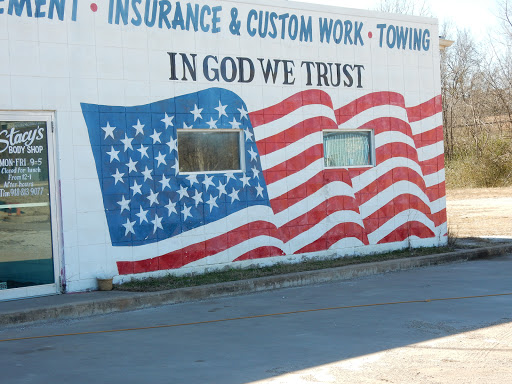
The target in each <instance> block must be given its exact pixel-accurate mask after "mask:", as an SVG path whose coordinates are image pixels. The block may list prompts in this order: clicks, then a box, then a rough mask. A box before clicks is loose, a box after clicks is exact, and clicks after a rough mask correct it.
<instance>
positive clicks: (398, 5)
mask: <svg viewBox="0 0 512 384" xmlns="http://www.w3.org/2000/svg"><path fill="white" fill-rule="evenodd" d="M375 10H377V11H380V12H388V13H402V14H405V15H416V16H426V17H432V11H431V9H430V4H429V3H428V0H422V1H417V0H416V1H415V0H380V2H379V4H378V5H377V7H376V8H375Z"/></svg>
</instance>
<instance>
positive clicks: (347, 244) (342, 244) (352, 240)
mask: <svg viewBox="0 0 512 384" xmlns="http://www.w3.org/2000/svg"><path fill="white" fill-rule="evenodd" d="M361 246H364V243H363V242H362V241H361V240H359V239H358V238H356V237H345V238H344V239H341V240H340V241H338V242H336V243H334V244H333V245H331V246H330V247H329V249H332V250H337V249H339V250H342V251H346V250H347V248H355V247H361Z"/></svg>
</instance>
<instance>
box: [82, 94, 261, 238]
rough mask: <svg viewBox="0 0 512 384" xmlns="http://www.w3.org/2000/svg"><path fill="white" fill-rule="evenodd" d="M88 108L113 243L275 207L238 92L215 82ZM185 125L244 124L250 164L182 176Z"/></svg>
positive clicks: (231, 126)
mask: <svg viewBox="0 0 512 384" xmlns="http://www.w3.org/2000/svg"><path fill="white" fill-rule="evenodd" d="M81 106H82V112H83V115H84V119H85V122H86V124H87V129H88V132H89V139H90V142H91V148H92V152H93V155H94V160H95V163H96V170H97V173H98V179H99V184H100V188H101V192H102V197H103V204H104V209H105V214H106V218H107V223H108V227H109V231H110V237H111V241H112V244H113V245H116V246H137V245H143V244H148V243H154V242H157V241H160V240H164V239H167V238H170V237H173V236H176V235H179V234H181V233H183V232H187V231H190V230H191V229H194V228H198V227H200V226H203V225H205V224H209V223H212V222H215V221H218V220H221V219H224V218H225V217H227V216H229V215H230V214H232V213H234V212H237V211H240V210H243V209H245V208H247V207H250V206H255V205H264V206H270V202H269V199H268V194H267V187H266V184H265V180H264V179H263V174H262V172H261V164H260V159H259V154H258V148H257V146H256V143H255V138H254V132H253V128H252V125H251V122H250V120H249V115H248V112H247V108H246V106H245V103H244V102H243V101H242V99H241V98H240V97H238V95H236V94H235V93H233V92H231V91H227V90H224V89H219V88H211V89H207V90H203V91H200V92H196V93H191V94H188V95H184V96H179V97H176V98H172V99H167V100H162V101H158V102H155V103H151V104H146V105H141V106H134V107H119V106H105V105H93V104H85V103H82V105H81ZM178 129H213V130H214V129H233V130H240V131H241V132H242V134H243V137H244V146H243V147H242V150H243V155H244V157H245V170H244V171H243V172H225V173H211V174H210V173H194V174H181V173H180V172H179V148H178V140H177V130H178ZM243 224H244V223H241V225H243Z"/></svg>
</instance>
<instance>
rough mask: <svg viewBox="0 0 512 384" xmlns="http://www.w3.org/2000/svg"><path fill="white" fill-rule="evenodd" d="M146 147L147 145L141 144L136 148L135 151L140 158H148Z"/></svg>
mask: <svg viewBox="0 0 512 384" xmlns="http://www.w3.org/2000/svg"><path fill="white" fill-rule="evenodd" d="M148 148H149V147H145V146H143V145H142V144H141V145H140V148H137V151H139V152H140V158H141V159H143V158H144V156H146V157H147V158H148V159H149V155H148Z"/></svg>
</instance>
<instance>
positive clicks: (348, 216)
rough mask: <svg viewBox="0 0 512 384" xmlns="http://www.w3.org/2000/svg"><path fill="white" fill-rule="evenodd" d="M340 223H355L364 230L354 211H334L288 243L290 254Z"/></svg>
mask: <svg viewBox="0 0 512 384" xmlns="http://www.w3.org/2000/svg"><path fill="white" fill-rule="evenodd" d="M342 223H356V224H359V225H360V226H361V227H363V228H364V225H363V221H362V220H361V216H360V215H359V214H358V213H357V212H354V211H336V212H334V213H333V214H332V215H329V216H327V217H326V218H325V219H324V220H322V221H321V222H319V223H318V224H316V225H315V226H314V227H312V228H310V229H309V230H307V231H305V232H302V233H301V234H300V235H298V236H296V237H294V238H293V239H291V240H290V241H289V242H288V245H289V247H290V248H291V250H292V252H291V253H295V252H297V251H298V250H299V249H302V248H304V247H305V246H306V245H308V244H311V243H313V242H314V241H316V240H318V239H319V238H320V237H322V236H323V235H324V234H325V233H326V232H328V231H329V230H331V229H332V228H334V227H335V226H337V225H338V224H342Z"/></svg>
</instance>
